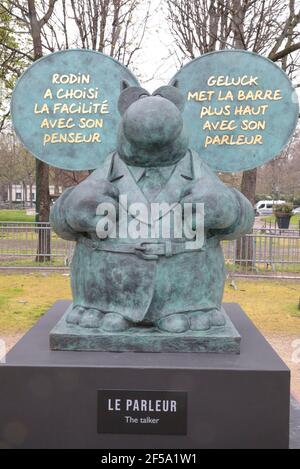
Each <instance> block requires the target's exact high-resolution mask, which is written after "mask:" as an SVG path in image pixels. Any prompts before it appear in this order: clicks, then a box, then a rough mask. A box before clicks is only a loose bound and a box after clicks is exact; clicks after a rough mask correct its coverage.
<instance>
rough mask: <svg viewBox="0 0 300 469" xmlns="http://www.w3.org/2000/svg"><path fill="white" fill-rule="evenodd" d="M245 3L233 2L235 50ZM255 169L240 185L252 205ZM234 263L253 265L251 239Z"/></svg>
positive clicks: (240, 42) (241, 243)
mask: <svg viewBox="0 0 300 469" xmlns="http://www.w3.org/2000/svg"><path fill="white" fill-rule="evenodd" d="M246 8H247V6H246V3H245V4H244V6H243V4H242V1H241V0H233V18H232V30H233V34H234V46H235V48H236V49H246V45H245V40H244V24H245V14H246ZM256 177H257V169H256V168H255V169H251V170H249V171H244V172H243V176H242V183H241V192H242V194H244V195H245V197H247V199H248V200H249V201H250V202H251V203H252V205H254V203H255V192H256ZM236 263H237V264H238V265H240V266H242V267H243V268H245V269H246V270H248V268H249V267H250V268H252V265H253V238H251V237H247V236H243V238H241V239H238V240H237V243H236Z"/></svg>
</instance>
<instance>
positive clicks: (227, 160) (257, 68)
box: [173, 50, 299, 172]
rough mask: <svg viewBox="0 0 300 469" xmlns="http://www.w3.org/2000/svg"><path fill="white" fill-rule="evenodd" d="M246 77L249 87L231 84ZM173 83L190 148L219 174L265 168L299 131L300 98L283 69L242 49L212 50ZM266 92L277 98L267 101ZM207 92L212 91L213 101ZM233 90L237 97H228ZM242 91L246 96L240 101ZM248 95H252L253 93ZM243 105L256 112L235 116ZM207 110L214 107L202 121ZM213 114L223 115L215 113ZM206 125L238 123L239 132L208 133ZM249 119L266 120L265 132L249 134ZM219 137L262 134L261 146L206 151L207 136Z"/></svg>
mask: <svg viewBox="0 0 300 469" xmlns="http://www.w3.org/2000/svg"><path fill="white" fill-rule="evenodd" d="M243 77H244V80H243V82H242V83H245V84H244V85H243V84H238V85H236V86H235V85H233V84H232V80H234V81H235V83H238V81H239V79H242V78H243ZM251 77H252V80H251ZM253 78H256V80H253ZM174 80H177V83H178V84H177V86H178V88H179V90H180V91H181V92H182V94H183V95H184V96H185V100H186V103H185V109H184V111H183V119H184V123H185V126H186V131H187V135H188V137H189V141H190V146H191V148H193V149H194V150H196V151H198V152H199V153H200V155H201V158H203V159H204V160H205V161H206V162H207V164H209V165H210V167H211V168H213V169H214V170H217V171H225V172H234V171H244V170H246V169H252V168H255V167H258V166H261V165H262V164H264V163H266V162H267V161H269V160H271V159H272V158H274V157H275V156H277V155H279V153H280V152H281V150H282V149H283V147H284V146H285V145H286V144H287V143H288V142H289V140H290V138H291V136H292V135H293V133H294V130H295V128H296V125H297V121H298V115H299V104H298V98H297V94H296V92H295V90H294V88H293V86H292V83H291V81H290V80H289V78H288V76H287V75H286V74H285V73H284V72H283V70H282V69H281V68H279V67H278V66H277V65H276V64H274V62H272V61H270V60H268V59H266V58H265V57H262V56H260V55H257V54H254V53H252V52H247V51H241V50H226V51H220V52H212V53H210V54H205V55H202V56H201V57H198V58H196V59H195V60H193V61H191V62H189V63H188V64H187V65H185V66H184V67H183V68H182V69H181V70H180V71H179V72H178V73H177V74H176V75H175V77H174V78H173V81H174ZM267 90H269V91H271V95H270V96H272V99H268V98H267V97H266V95H265V92H266V91H267ZM276 90H279V92H277V95H275V94H274V93H275V92H276ZM257 91H262V94H261V95H260V96H259V95H257V96H256V95H255V93H256V92H257ZM189 92H191V93H192V94H193V95H194V96H195V97H196V98H198V99H199V101H197V99H195V98H193V99H190V100H188V95H189ZM207 92H213V95H212V96H211V99H210V98H209V96H208V94H207ZM228 92H232V96H233V99H231V96H230V95H229V96H228V99H225V97H226V93H228ZM239 92H242V93H243V94H242V95H241V96H240V99H238V98H239V96H238V93H239ZM249 92H252V93H253V95H251V94H250V95H249V94H248V93H249ZM201 93H203V94H201ZM247 94H248V99H247ZM190 97H191V95H190ZM255 98H259V99H255ZM274 98H275V99H274ZM279 98H280V99H279ZM226 106H229V107H230V112H229V111H228V109H225V107H226ZM241 106H242V107H243V108H244V110H245V107H246V106H250V107H251V108H252V109H253V111H252V109H251V111H252V112H251V113H249V112H248V110H246V111H243V112H245V114H243V115H239V114H238V115H236V114H234V110H235V108H236V107H241ZM259 106H267V108H265V109H263V108H261V109H260V112H258V110H259ZM204 107H205V108H207V109H208V108H210V110H209V112H210V115H209V114H208V113H206V114H205V115H204V116H203V117H202V118H201V117H200V113H201V110H202V109H203V108H204ZM257 112H258V113H257ZM214 113H217V114H218V115H212V114H214ZM206 121H210V122H211V123H213V124H217V123H219V124H220V123H221V122H222V121H223V122H224V123H229V122H230V121H234V122H233V126H234V127H235V128H234V129H233V130H226V128H225V127H224V128H223V129H224V130H222V129H221V130H220V127H219V128H218V129H216V130H214V129H213V128H210V129H206V130H204V129H203V126H204V125H205V122H206ZM242 121H248V124H245V123H244V124H243V128H242V127H241V125H242ZM249 121H255V122H258V121H261V122H265V128H264V129H263V130H262V129H260V128H258V129H254V130H250V129H247V130H245V126H246V127H249ZM251 126H252V124H251ZM216 135H218V136H220V137H222V136H223V135H229V136H232V137H233V141H236V139H237V136H238V135H244V136H245V137H247V138H248V139H250V138H251V137H253V136H255V135H261V136H262V144H260V143H257V144H252V145H247V144H241V145H237V144H221V145H219V144H210V145H208V146H207V147H205V139H206V137H207V136H209V137H214V136H216ZM249 141H250V140H249Z"/></svg>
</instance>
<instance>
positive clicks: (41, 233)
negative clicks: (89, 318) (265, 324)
mask: <svg viewBox="0 0 300 469" xmlns="http://www.w3.org/2000/svg"><path fill="white" fill-rule="evenodd" d="M27 3H28V16H29V20H30V29H31V36H32V42H33V52H34V60H38V59H40V58H41V57H42V56H43V47H42V37H41V23H40V22H39V21H38V17H37V13H36V6H35V0H27ZM49 213H50V197H49V166H48V165H47V164H46V163H43V162H42V161H40V160H36V222H40V223H42V225H40V226H39V229H38V247H37V256H36V261H37V262H46V261H50V257H51V243H50V235H51V233H50V230H49V229H48V228H47V227H46V225H45V223H48V222H49ZM44 227H45V228H44Z"/></svg>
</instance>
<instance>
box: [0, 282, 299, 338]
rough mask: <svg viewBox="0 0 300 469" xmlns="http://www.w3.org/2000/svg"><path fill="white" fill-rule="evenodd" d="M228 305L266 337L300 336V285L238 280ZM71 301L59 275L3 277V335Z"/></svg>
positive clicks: (0, 299) (0, 328)
mask: <svg viewBox="0 0 300 469" xmlns="http://www.w3.org/2000/svg"><path fill="white" fill-rule="evenodd" d="M236 284H237V287H238V290H234V289H233V288H232V287H231V286H230V285H229V284H227V285H226V289H225V297H224V301H227V302H237V303H240V305H241V306H242V307H243V308H244V309H245V311H246V312H247V314H248V315H249V316H250V318H251V319H252V320H253V321H254V323H255V324H256V325H257V327H258V328H259V329H261V330H262V331H263V332H264V333H277V332H278V333H282V334H299V335H300V311H299V310H298V303H299V296H300V282H292V281H281V282H280V281H275V280H244V279H237V280H236ZM68 298H71V290H70V278H69V277H68V276H65V275H62V274H59V273H55V274H53V273H36V274H26V275H25V274H3V273H2V274H0V335H5V334H14V333H21V332H25V331H26V330H27V329H28V328H30V327H31V326H32V325H33V324H34V323H35V322H36V321H37V319H38V318H39V317H40V316H41V315H42V314H43V313H44V312H45V311H47V309H48V308H49V307H50V306H51V305H52V304H53V303H54V302H55V301H56V300H58V299H68Z"/></svg>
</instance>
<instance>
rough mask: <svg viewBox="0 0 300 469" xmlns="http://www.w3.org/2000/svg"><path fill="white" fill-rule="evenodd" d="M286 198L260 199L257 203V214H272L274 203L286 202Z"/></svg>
mask: <svg viewBox="0 0 300 469" xmlns="http://www.w3.org/2000/svg"><path fill="white" fill-rule="evenodd" d="M285 203H286V202H285V200H260V201H259V202H257V204H255V206H254V208H255V213H256V215H260V216H261V215H272V214H273V207H274V205H280V204H285Z"/></svg>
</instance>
